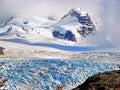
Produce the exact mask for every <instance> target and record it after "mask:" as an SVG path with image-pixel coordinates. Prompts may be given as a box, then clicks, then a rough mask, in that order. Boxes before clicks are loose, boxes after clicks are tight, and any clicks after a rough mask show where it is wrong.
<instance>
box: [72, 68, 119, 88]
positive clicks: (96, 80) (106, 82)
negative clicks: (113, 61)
mask: <svg viewBox="0 0 120 90" xmlns="http://www.w3.org/2000/svg"><path fill="white" fill-rule="evenodd" d="M72 90H120V70H116V71H111V72H105V73H99V74H97V75H94V76H92V77H89V78H88V79H87V80H86V81H85V82H84V83H83V84H81V85H79V86H78V87H77V88H74V89H72Z"/></svg>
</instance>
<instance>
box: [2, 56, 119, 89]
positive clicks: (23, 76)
mask: <svg viewBox="0 0 120 90" xmlns="http://www.w3.org/2000/svg"><path fill="white" fill-rule="evenodd" d="M0 64H2V65H3V66H1V67H0V76H1V77H2V78H8V81H7V83H6V84H5V89H6V90H23V89H22V88H21V84H22V85H26V88H27V85H30V86H31V88H32V89H34V90H56V88H57V86H60V85H62V84H65V87H64V88H63V90H70V89H72V88H73V87H76V86H77V85H78V84H80V83H83V82H84V81H85V79H87V78H88V77H89V76H92V75H94V74H97V73H99V72H105V71H112V70H116V69H119V68H120V64H119V63H117V62H116V63H103V62H96V61H90V60H64V59H45V60H40V59H21V58H1V59H0ZM25 90H27V89H25Z"/></svg>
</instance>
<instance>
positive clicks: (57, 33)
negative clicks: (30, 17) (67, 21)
mask: <svg viewBox="0 0 120 90" xmlns="http://www.w3.org/2000/svg"><path fill="white" fill-rule="evenodd" d="M52 34H53V36H54V37H55V38H60V39H66V40H69V41H76V39H75V35H74V34H73V33H72V32H71V31H66V33H65V34H61V33H60V31H53V32H52Z"/></svg>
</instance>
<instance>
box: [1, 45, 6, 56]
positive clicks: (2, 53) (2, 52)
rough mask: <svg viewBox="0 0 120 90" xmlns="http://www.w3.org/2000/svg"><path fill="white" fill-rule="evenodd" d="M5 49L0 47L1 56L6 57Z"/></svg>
mask: <svg viewBox="0 0 120 90" xmlns="http://www.w3.org/2000/svg"><path fill="white" fill-rule="evenodd" d="M4 49H5V48H3V47H0V55H4V51H3V50H4Z"/></svg>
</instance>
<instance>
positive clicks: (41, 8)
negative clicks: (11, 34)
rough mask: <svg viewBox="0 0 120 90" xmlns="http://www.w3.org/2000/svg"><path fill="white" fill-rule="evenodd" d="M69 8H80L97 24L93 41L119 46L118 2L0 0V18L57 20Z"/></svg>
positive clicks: (112, 0) (92, 0) (119, 22)
mask: <svg viewBox="0 0 120 90" xmlns="http://www.w3.org/2000/svg"><path fill="white" fill-rule="evenodd" d="M71 8H81V10H83V11H85V12H87V13H89V15H90V16H91V17H92V19H93V20H94V22H95V23H96V24H97V29H99V30H100V33H99V35H98V37H94V38H97V39H96V40H93V41H95V42H96V43H98V42H97V41H98V40H99V42H100V41H101V43H102V42H105V40H106V39H107V40H110V41H111V42H113V43H112V44H115V45H116V46H120V40H119V38H120V35H119V33H120V30H119V26H120V21H119V20H118V18H119V16H120V13H119V10H120V0H0V16H1V15H2V14H3V15H4V14H6V13H7V14H6V15H8V14H19V13H22V14H30V15H37V16H40V17H44V18H48V17H53V18H54V19H55V20H59V19H60V18H61V17H62V16H63V15H64V14H65V13H67V12H68V11H69V10H70V9H71ZM101 37H102V38H101Z"/></svg>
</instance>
